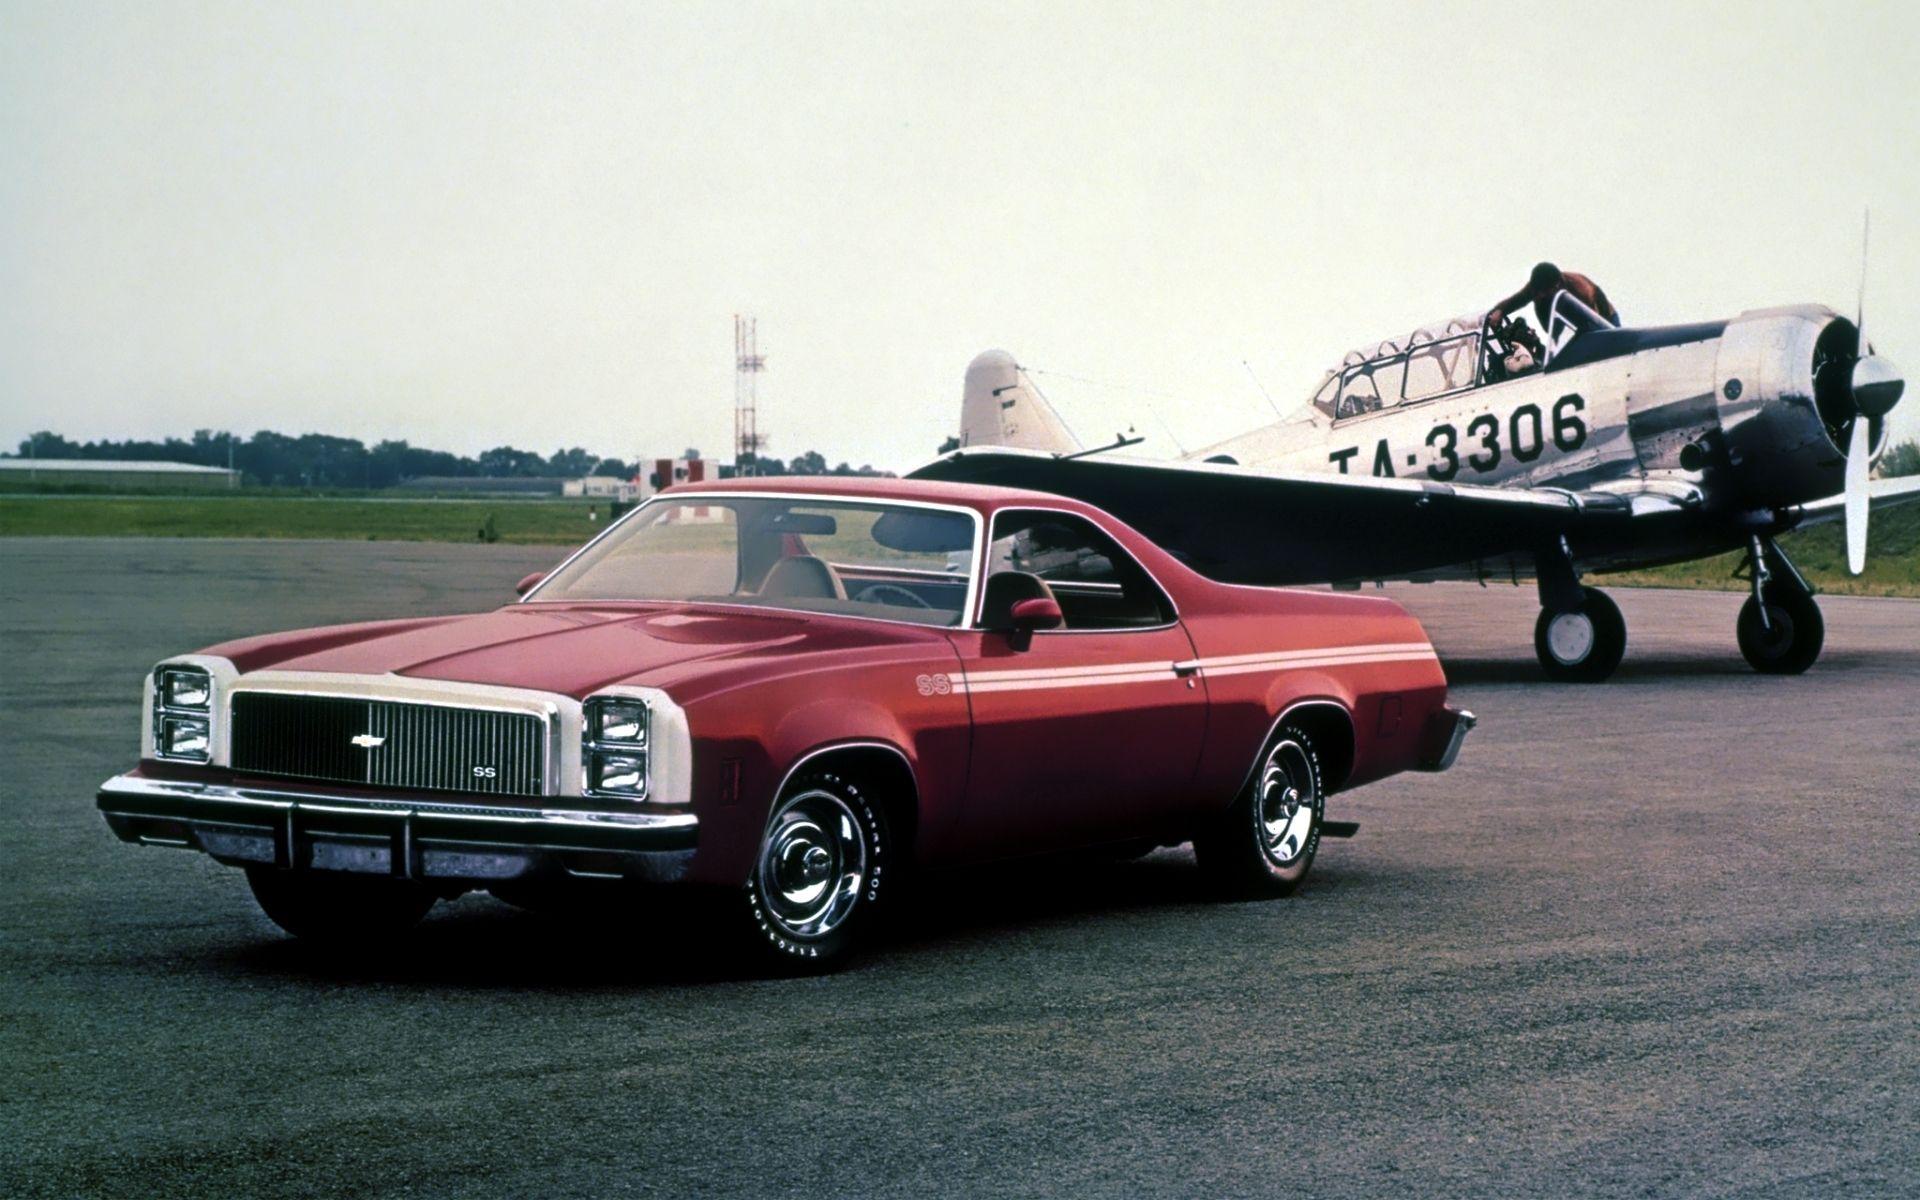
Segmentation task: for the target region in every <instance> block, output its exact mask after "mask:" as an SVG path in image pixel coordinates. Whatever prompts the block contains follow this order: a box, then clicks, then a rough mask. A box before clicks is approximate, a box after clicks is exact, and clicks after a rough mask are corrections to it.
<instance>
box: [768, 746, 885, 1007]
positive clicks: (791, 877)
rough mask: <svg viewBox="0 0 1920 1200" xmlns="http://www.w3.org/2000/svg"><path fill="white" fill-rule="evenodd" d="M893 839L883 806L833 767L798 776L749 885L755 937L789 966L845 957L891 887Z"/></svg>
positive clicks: (829, 963)
mask: <svg viewBox="0 0 1920 1200" xmlns="http://www.w3.org/2000/svg"><path fill="white" fill-rule="evenodd" d="M891 855H892V843H891V842H890V841H889V839H888V833H887V824H886V818H885V816H884V814H882V812H881V810H880V807H879V805H877V804H875V803H873V801H872V800H870V799H869V798H868V796H867V795H866V793H865V792H864V791H863V790H862V789H861V788H859V787H857V786H855V785H854V784H853V783H852V782H851V781H850V780H847V779H845V778H843V777H841V776H839V775H836V774H834V773H832V772H829V771H813V772H809V773H808V774H806V775H803V776H801V777H800V778H799V779H796V780H795V781H794V782H793V784H792V785H791V786H790V787H789V788H788V789H787V792H786V795H785V796H783V797H782V798H781V799H780V801H779V803H777V804H775V805H774V809H773V816H772V817H771V818H769V819H768V821H767V832H766V834H765V835H764V836H763V837H762V838H761V841H760V851H759V853H758V854H757V855H756V856H755V859H754V866H753V873H752V875H751V876H749V877H748V879H747V886H746V889H745V902H744V907H745V915H746V919H747V922H748V929H749V931H750V938H751V941H752V943H753V944H754V946H755V947H756V948H757V949H758V950H759V952H760V954H761V957H762V958H763V959H764V960H766V961H769V962H771V963H772V964H773V965H774V966H776V967H778V968H780V969H782V970H789V971H822V970H828V969H830V968H832V967H836V966H838V965H840V963H841V962H843V961H844V960H845V959H846V957H847V956H848V954H849V952H850V951H851V950H852V949H853V948H854V946H855V945H856V944H857V943H858V941H859V939H860V937H861V935H862V934H863V933H864V932H865V931H866V930H867V929H869V928H871V926H872V924H873V922H874V920H875V917H876V914H877V910H878V909H879V907H880V905H881V903H882V901H883V900H884V899H885V898H886V896H887V895H888V893H889V892H890V890H891V885H892V882H893V880H892V877H891V876H892V862H891Z"/></svg>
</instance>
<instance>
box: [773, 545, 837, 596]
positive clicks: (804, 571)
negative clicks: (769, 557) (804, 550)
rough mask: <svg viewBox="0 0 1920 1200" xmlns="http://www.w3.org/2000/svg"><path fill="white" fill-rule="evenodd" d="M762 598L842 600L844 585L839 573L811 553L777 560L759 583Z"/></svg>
mask: <svg viewBox="0 0 1920 1200" xmlns="http://www.w3.org/2000/svg"><path fill="white" fill-rule="evenodd" d="M760 594H761V595H762V596H788V597H793V598H796V599H807V600H845V599H846V598H847V585H846V584H844V583H842V582H840V573H839V572H838V571H835V570H834V569H833V568H832V567H831V566H829V565H827V562H826V560H824V559H820V558H815V557H814V556H813V555H811V554H796V555H792V556H790V557H787V558H783V559H780V560H779V561H778V562H776V563H774V564H773V568H772V569H771V570H769V571H768V572H767V578H766V580H765V581H764V582H762V583H761V584H760Z"/></svg>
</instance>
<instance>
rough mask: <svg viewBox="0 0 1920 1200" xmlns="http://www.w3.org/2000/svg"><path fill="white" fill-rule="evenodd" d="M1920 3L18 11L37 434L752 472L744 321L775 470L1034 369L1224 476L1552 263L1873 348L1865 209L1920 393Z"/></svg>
mask: <svg viewBox="0 0 1920 1200" xmlns="http://www.w3.org/2000/svg"><path fill="white" fill-rule="evenodd" d="M1916 11H1920V6H1915V5H1911V4H1905V5H1901V4H1885V5H1866V6H1844V7H1843V6H1828V5H1806V4H1797V3H1796V4H1779V5H1771V6H1762V5H1757V4H1738V5H1726V6H1713V7H1707V6H1694V5H1688V4H1676V3H1662V4H1657V5H1652V6H1645V7H1642V6H1638V5H1620V4H1612V5H1601V6H1590V5H1566V4H1538V3H1530V4H1526V5H1522V6H1517V7H1513V8H1510V9H1506V10H1504V12H1502V11H1499V10H1495V9H1490V8H1487V7H1484V6H1478V5H1476V6H1461V7H1459V8H1457V9H1446V8H1440V7H1430V6H1424V5H1412V4H1393V5H1382V6H1378V7H1368V8H1364V9H1363V8H1358V7H1355V6H1351V5H1347V4H1324V3H1322V4H1313V5H1301V6H1297V7H1296V6H1288V5H1273V4H1227V5H1201V4H1191V3H1183V4H1177V5H1176V4H1167V3H1156V4H1142V5H1137V6H1123V5H1120V4H1109V3H1101V4H1087V5H1067V4H1055V3H1036V4H1022V5H1012V6H1004V7H1002V6H979V5H972V4H965V3H937V4H899V3H888V4H880V5H871V6H865V5H862V6H853V5H832V6H829V5H825V4H779V5H760V4H750V3H728V4H717V3H716V4H700V5H695V4H683V5H665V6H663V5H642V4H538V5H535V4H523V5H490V4H484V5H483V4H477V3H436V4H424V3H423V4H396V3H390V2H385V3H374V4H350V3H325V4H306V3H276V4H272V5H260V4H255V3H208V4H179V3H138V4H125V5H103V4H86V3H71V2H63V3H54V4H44V5H43V4H22V3H19V2H17V0H0V163H4V164H5V165H4V167H3V168H0V298H4V308H0V446H4V447H5V448H8V449H11V447H12V446H13V445H14V444H15V443H16V442H17V441H18V440H19V439H20V438H21V437H23V436H24V435H25V434H27V433H28V432H29V431H31V430H34V429H40V428H48V429H53V430H55V431H58V432H62V433H65V434H66V435H68V436H70V437H76V438H94V437H100V436H115V437H122V436H159V435H164V434H171V433H181V434H184V433H187V432H190V431H191V430H193V429H195V428H197V427H209V428H215V429H223V428H230V429H234V430H236V431H238V432H241V433H243V434H247V433H251V432H252V431H254V430H255V429H258V428H261V427H268V428H274V429H278V430H282V431H285V432H304V431H317V432H326V433H336V434H342V435H347V436H353V437H359V438H362V439H365V440H366V441H368V442H369V443H371V442H373V441H376V440H378V439H381V438H388V437H398V438H406V439H408V440H410V441H412V442H414V443H415V444H417V445H427V446H433V447H439V448H446V449H453V450H459V451H463V452H473V451H478V450H481V449H484V448H487V447H489V446H495V445H500V444H503V443H507V444H513V445H517V446H520V447H522V448H527V449H535V450H539V451H542V452H543V453H544V452H550V451H551V450H553V449H554V448H556V447H559V446H563V445H564V446H571V445H583V446H586V447H588V448H589V449H592V450H596V451H599V452H602V453H609V454H619V455H622V456H627V455H634V454H644V455H646V456H649V457H651V456H654V455H657V454H672V453H676V452H678V451H679V450H680V449H682V448H683V447H685V446H688V445H694V446H698V447H700V448H702V449H703V450H705V451H707V453H708V454H709V456H712V457H719V456H723V455H725V454H727V453H728V452H729V451H730V442H731V433H732V397H733V371H732V359H731V356H732V314H733V313H735V312H737V311H739V312H751V313H754V314H756V315H757V316H758V317H759V322H760V341H761V348H762V351H763V352H764V353H765V354H766V355H767V358H768V371H767V373H766V374H765V375H764V376H763V377H762V381H761V382H762V399H761V424H762V429H763V431H765V432H767V433H768V434H770V435H771V439H772V441H771V445H770V447H769V453H772V454H775V455H778V456H780V457H783V458H785V457H790V456H791V455H793V454H795V453H798V452H800V451H803V450H807V449H816V448H817V449H819V450H821V451H822V452H823V453H825V454H827V455H828V457H829V458H830V459H832V460H835V461H838V460H840V459H849V460H851V461H853V462H855V463H861V462H871V463H874V464H876V465H879V466H885V467H890V468H894V469H904V468H907V467H910V466H912V465H915V464H916V463H918V462H920V461H922V460H924V459H925V458H927V457H929V456H930V455H931V453H932V452H933V450H934V448H935V447H936V445H937V444H938V443H939V441H940V440H941V438H942V437H944V436H945V435H946V434H948V433H950V432H952V431H954V429H955V428H956V427H957V425H958V420H959V416H958V414H959V406H960V381H961V375H962V372H963V371H964V370H965V367H966V364H967V361H968V359H970V358H971V357H972V356H973V355H974V354H975V353H977V352H978V351H980V350H982V349H985V348H988V347H994V346H998V347H1004V348H1006V349H1008V350H1011V351H1013V352H1014V354H1015V355H1016V356H1018V358H1019V359H1020V360H1021V361H1022V362H1023V363H1025V364H1027V365H1028V366H1030V367H1033V368H1038V369H1040V370H1041V371H1043V372H1054V373H1055V374H1042V375H1041V376H1040V377H1039V379H1040V382H1041V384H1042V386H1043V387H1045V388H1046V389H1047V390H1048V392H1049V394H1050V395H1052V396H1053V398H1054V399H1055V401H1056V402H1057V403H1058V406H1059V407H1060V409H1061V411H1062V412H1063V414H1064V415H1065V416H1066V418H1067V419H1068V420H1069V421H1070V422H1071V423H1072V424H1073V425H1074V426H1075V427H1076V429H1077V430H1078V431H1079V432H1080V433H1081V435H1082V436H1083V437H1084V438H1085V439H1087V440H1088V441H1089V442H1093V441H1099V440H1104V439H1105V438H1106V437H1108V436H1110V435H1111V433H1112V432H1113V431H1114V430H1115V429H1117V428H1119V427H1123V426H1125V425H1127V424H1129V423H1132V424H1137V425H1138V426H1139V428H1140V431H1141V432H1142V433H1145V434H1150V435H1152V443H1151V444H1150V445H1149V446H1148V447H1147V449H1150V450H1151V449H1156V448H1159V449H1165V448H1169V445H1168V440H1167V437H1166V435H1165V434H1164V433H1163V432H1162V425H1161V423H1162V422H1164V423H1165V427H1167V428H1170V429H1171V430H1172V431H1173V435H1174V436H1176V437H1178V438H1179V439H1180V441H1182V442H1184V443H1185V444H1186V445H1187V446H1189V447H1191V446H1194V445H1198V444H1202V443H1205V442H1209V441H1213V440H1216V439H1218V438H1221V437H1224V436H1227V435H1230V434H1232V433H1235V432H1238V431H1240V430H1242V429H1245V428H1247V427H1250V426H1252V425H1255V424H1258V423H1261V422H1262V421H1263V420H1271V418H1272V413H1271V410H1270V409H1268V407H1267V406H1266V403H1265V402H1264V401H1263V400H1262V399H1261V397H1260V394H1259V392H1258V391H1257V390H1255V388H1254V385H1253V384H1252V383H1251V382H1250V381H1249V378H1248V372H1247V369H1246V368H1245V367H1243V366H1242V365H1241V364H1242V360H1246V361H1247V362H1249V363H1250V364H1251V365H1252V367H1253V369H1254V370H1255V371H1256V372H1257V373H1258V375H1259V377H1260V379H1261V380H1262V381H1263V382H1264V383H1265V384H1266V386H1267V387H1268V389H1269V390H1271V391H1272V393H1273V394H1274V397H1275V399H1276V400H1277V401H1279V403H1280V404H1281V406H1282V407H1283V408H1289V409H1290V408H1292V407H1294V406H1296V405H1297V404H1298V403H1300V402H1301V401H1302V400H1304V398H1305V396H1306V393H1307V392H1308V391H1309V389H1310V388H1311V387H1312V385H1313V384H1314V383H1315V382H1316V380H1317V379H1318V377H1319V375H1320V373H1321V372H1322V370H1324V368H1325V367H1326V366H1328V365H1329V364H1330V363H1331V362H1333V361H1334V360H1336V359H1338V357H1339V356H1340V355H1341V354H1342V353H1343V352H1344V351H1345V350H1346V349H1348V348H1349V347H1351V346H1353V345H1357V344H1359V343H1362V342H1368V341H1373V340H1377V339H1379V338H1381V337H1383V336H1388V335H1395V334H1399V333H1402V332H1405V331H1406V330H1407V329H1410V328H1412V327H1413V326H1415V325H1418V324H1421V323H1424V322H1426V321H1428V320H1430V319H1433V318H1438V317H1444V316H1450V315H1453V314H1456V313H1461V312H1466V311H1469V310H1479V309H1484V308H1486V307H1487V306H1489V305H1491V304H1492V303H1493V302H1494V301H1496V300H1498V299H1499V298H1501V297H1502V296H1504V295H1505V294H1506V293H1507V292H1509V291H1511V290H1513V289H1514V288H1515V287H1517V286H1518V285H1519V284H1520V283H1522V282H1523V281H1524V279H1525V276H1526V272H1527V270H1528V268H1529V267H1531V266H1532V264H1533V263H1534V262H1535V261H1536V260H1539V259H1542V258H1546V259H1551V260H1553V261H1555V262H1558V263H1559V264H1561V265H1562V266H1563V267H1566V268H1569V269H1573V270H1579V271H1584V272H1586V273H1588V274H1591V275H1593V276H1594V277H1595V278H1597V279H1598V280H1599V281H1600V282H1601V284H1602V285H1603V286H1604V287H1605V288H1606V289H1607V291H1608V293H1609V294H1610V296H1611V297H1612V298H1613V299H1614V301H1615V302H1616V303H1617V304H1618V305H1619V306H1620V308H1621V309H1622V311H1623V312H1624V313H1625V315H1626V316H1627V318H1628V320H1629V323H1632V324H1653V323H1664V322H1678V321H1690V320H1702V319H1707V318H1710V317H1718V316H1730V315H1732V314H1734V313H1736V312H1738V311H1740V310H1742V309H1745V308H1752V307H1762V306H1768V305H1774V304H1783V303H1792V302H1820V303H1826V304H1829V305H1832V306H1833V307H1835V308H1838V309H1840V310H1842V311H1844V312H1847V313H1851V312H1852V310H1853V307H1854V304H1855V297H1856V292H1857V288H1858V286H1859V271H1860V216H1861V211H1862V209H1863V208H1864V207H1866V206H1869V205H1871V206H1872V208H1873V213H1874V217H1873V253H1872V263H1871V270H1870V278H1869V282H1868V324H1869V327H1870V329H1871V332H1872V335H1873V338H1874V341H1875V342H1876V343H1877V344H1878V345H1879V346H1880V348H1881V349H1882V350H1883V351H1885V352H1887V353H1889V354H1890V355H1891V356H1892V357H1894V358H1895V359H1896V361H1900V362H1902V363H1904V364H1906V365H1907V367H1908V370H1909V373H1911V372H1913V371H1914V370H1916V369H1920V165H1916V162H1917V155H1920V82H1916V79H1917V78H1920V16H1916ZM1070 376H1071V377H1078V378H1077V379H1075V378H1069V377H1070ZM1080 380H1097V381H1099V382H1098V383H1088V382H1081V381H1080ZM1112 385H1123V386H1112ZM1898 417H1899V431H1900V432H1901V433H1902V434H1903V435H1904V436H1914V435H1915V434H1920V399H1916V398H1915V397H1912V396H1910V397H1909V398H1908V399H1907V401H1906V402H1905V403H1904V404H1903V405H1902V407H1901V410H1900V411H1899V413H1898Z"/></svg>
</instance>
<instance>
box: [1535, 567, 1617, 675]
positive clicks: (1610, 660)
mask: <svg viewBox="0 0 1920 1200" xmlns="http://www.w3.org/2000/svg"><path fill="white" fill-rule="evenodd" d="M1535 566H1536V572H1535V576H1536V578H1537V579H1538V580H1539V581H1540V619H1539V620H1538V621H1536V622H1534V625H1533V652H1534V653H1535V654H1536V655H1538V656H1539V658H1540V666H1541V668H1542V669H1543V670H1545V671H1546V673H1547V678H1549V679H1554V680H1558V681H1560V682H1562V683H1599V682H1600V681H1601V680H1603V679H1606V678H1607V677H1608V676H1610V675H1612V674H1613V672H1614V668H1616V667H1618V666H1619V665H1620V659H1621V658H1622V657H1623V656H1624V655H1625V654H1626V652H1627V622H1626V619H1625V618H1623V617H1622V616H1621V615H1620V607H1619V606H1618V605H1616V604H1615V603H1614V602H1613V600H1612V599H1611V598H1610V597H1609V596H1608V595H1607V594H1606V593H1605V592H1603V591H1600V590H1599V589H1598V588H1590V587H1583V586H1581V584H1580V577H1579V576H1578V575H1577V574H1575V573H1574V569H1573V556H1572V554H1570V553H1569V552H1568V549H1567V543H1566V539H1564V538H1562V539H1561V541H1560V544H1559V545H1558V546H1557V547H1555V548H1554V549H1552V550H1549V551H1546V552H1543V553H1542V554H1541V555H1540V556H1539V557H1538V559H1537V560H1536V564H1535Z"/></svg>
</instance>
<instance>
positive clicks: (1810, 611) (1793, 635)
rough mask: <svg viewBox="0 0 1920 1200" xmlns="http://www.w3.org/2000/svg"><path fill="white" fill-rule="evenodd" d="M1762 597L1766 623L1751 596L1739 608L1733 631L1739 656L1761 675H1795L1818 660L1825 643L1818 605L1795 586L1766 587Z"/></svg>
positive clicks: (1824, 632) (1771, 585) (1823, 621)
mask: <svg viewBox="0 0 1920 1200" xmlns="http://www.w3.org/2000/svg"><path fill="white" fill-rule="evenodd" d="M1763 594H1764V595H1765V597H1766V621H1765V622H1764V623H1763V622H1762V621H1761V619H1760V612H1761V609H1760V604H1759V602H1758V601H1756V600H1755V599H1754V598H1753V597H1752V596H1748V597H1747V602H1746V603H1745V604H1743V605H1741V606H1740V620H1739V623H1738V624H1737V625H1736V626H1735V632H1736V634H1737V635H1738V637H1739V640H1740V653H1741V654H1743V655H1745V656H1746V660H1747V662H1748V663H1750V664H1752V666H1753V669H1754V670H1756V671H1758V672H1760V673H1761V674H1763V675H1798V674H1800V673H1801V672H1802V671H1805V670H1806V669H1807V668H1808V667H1811V666H1812V665H1813V663H1814V660H1815V659H1817V658H1819V657H1820V647H1821V646H1822V645H1824V644H1825V642H1826V640H1827V623H1826V620H1825V619H1824V618H1822V617H1821V615H1820V605H1819V604H1817V603H1816V602H1815V601H1814V598H1813V597H1812V596H1809V595H1808V594H1807V593H1806V592H1804V591H1802V590H1800V589H1799V588H1797V587H1782V586H1778V585H1776V584H1769V585H1768V586H1767V587H1766V588H1764V589H1763Z"/></svg>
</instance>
